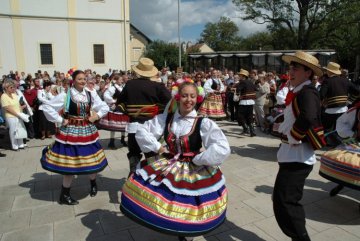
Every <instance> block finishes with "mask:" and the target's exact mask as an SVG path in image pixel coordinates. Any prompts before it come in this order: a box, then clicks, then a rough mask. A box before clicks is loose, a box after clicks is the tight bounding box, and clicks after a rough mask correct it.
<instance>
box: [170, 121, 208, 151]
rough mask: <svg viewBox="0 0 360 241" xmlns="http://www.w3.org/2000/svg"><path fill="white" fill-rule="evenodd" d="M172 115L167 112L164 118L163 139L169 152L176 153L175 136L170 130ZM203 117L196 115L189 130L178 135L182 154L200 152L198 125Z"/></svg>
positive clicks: (200, 142)
mask: <svg viewBox="0 0 360 241" xmlns="http://www.w3.org/2000/svg"><path fill="white" fill-rule="evenodd" d="M173 117H174V115H171V114H169V115H168V116H167V118H166V125H165V130H164V139H165V141H166V144H167V145H168V148H169V151H170V153H172V154H174V155H176V154H177V153H178V150H177V145H176V136H175V134H174V133H172V132H171V124H172V121H173ZM202 120H203V117H196V118H195V120H194V123H193V126H192V128H191V131H190V132H189V133H187V134H186V135H182V136H180V137H179V141H180V146H181V152H182V153H183V154H187V153H194V154H197V153H199V152H200V149H201V147H202V140H201V136H200V126H201V122H202Z"/></svg>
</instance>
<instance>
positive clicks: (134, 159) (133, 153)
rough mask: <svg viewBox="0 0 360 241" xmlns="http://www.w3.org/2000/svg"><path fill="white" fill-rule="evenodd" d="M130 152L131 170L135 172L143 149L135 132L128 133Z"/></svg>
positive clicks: (128, 155)
mask: <svg viewBox="0 0 360 241" xmlns="http://www.w3.org/2000/svg"><path fill="white" fill-rule="evenodd" d="M128 150H129V152H128V154H127V157H128V159H129V166H130V167H129V168H130V172H134V171H135V168H136V165H137V164H138V163H139V161H140V160H141V156H142V155H141V149H140V147H139V145H138V143H137V141H136V139H135V133H129V134H128Z"/></svg>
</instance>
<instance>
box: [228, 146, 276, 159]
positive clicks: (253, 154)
mask: <svg viewBox="0 0 360 241" xmlns="http://www.w3.org/2000/svg"><path fill="white" fill-rule="evenodd" d="M230 149H231V153H236V154H238V155H239V156H240V157H250V158H253V159H258V160H261V161H271V162H276V153H277V151H278V149H279V148H278V147H272V146H262V145H258V144H249V145H246V146H241V147H238V146H231V147H230Z"/></svg>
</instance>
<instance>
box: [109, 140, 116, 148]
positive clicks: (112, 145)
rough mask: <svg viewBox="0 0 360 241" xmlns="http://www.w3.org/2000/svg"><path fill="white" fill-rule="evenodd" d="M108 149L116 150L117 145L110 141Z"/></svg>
mask: <svg viewBox="0 0 360 241" xmlns="http://www.w3.org/2000/svg"><path fill="white" fill-rule="evenodd" d="M108 147H109V148H110V149H116V147H115V144H114V141H110V142H109V145H108Z"/></svg>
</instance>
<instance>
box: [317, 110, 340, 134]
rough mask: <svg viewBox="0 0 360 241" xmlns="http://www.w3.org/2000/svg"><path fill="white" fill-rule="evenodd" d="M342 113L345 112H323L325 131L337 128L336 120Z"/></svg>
mask: <svg viewBox="0 0 360 241" xmlns="http://www.w3.org/2000/svg"><path fill="white" fill-rule="evenodd" d="M342 114H343V113H339V114H328V113H325V112H324V113H323V115H322V118H321V119H322V124H323V127H324V131H325V133H328V132H330V131H333V130H335V129H336V121H337V119H338V118H339V117H340V116H341V115H342Z"/></svg>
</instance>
